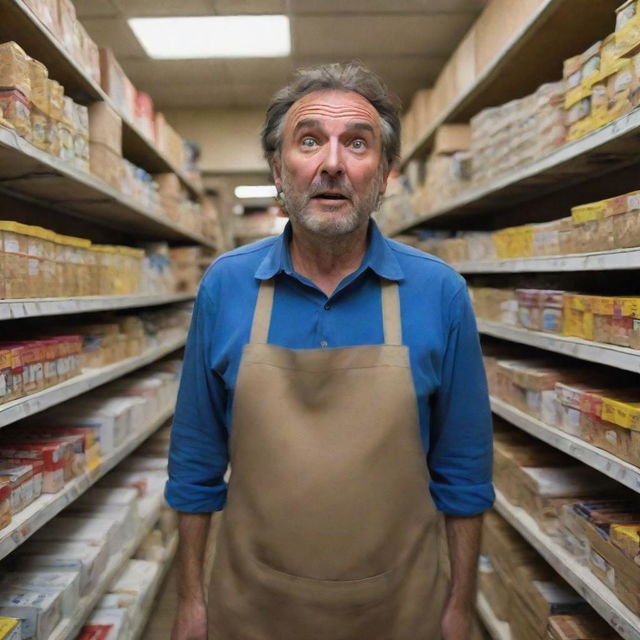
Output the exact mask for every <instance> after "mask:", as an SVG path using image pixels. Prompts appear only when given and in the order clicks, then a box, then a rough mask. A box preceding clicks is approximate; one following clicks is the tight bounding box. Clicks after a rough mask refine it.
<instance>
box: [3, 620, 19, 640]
mask: <svg viewBox="0 0 640 640" xmlns="http://www.w3.org/2000/svg"><path fill="white" fill-rule="evenodd" d="M20 628H21V622H20V620H18V619H17V618H4V617H2V618H0V640H19V638H21V637H22V636H21V633H20Z"/></svg>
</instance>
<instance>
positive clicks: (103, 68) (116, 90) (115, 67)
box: [100, 47, 136, 120]
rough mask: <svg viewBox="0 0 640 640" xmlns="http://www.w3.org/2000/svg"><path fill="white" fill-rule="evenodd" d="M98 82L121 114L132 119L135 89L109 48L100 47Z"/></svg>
mask: <svg viewBox="0 0 640 640" xmlns="http://www.w3.org/2000/svg"><path fill="white" fill-rule="evenodd" d="M100 84H101V86H102V88H103V89H104V91H105V93H106V94H107V95H108V96H109V97H110V98H111V99H112V100H113V102H114V104H115V105H116V107H117V108H118V110H119V111H120V113H121V114H124V115H125V116H126V117H127V118H129V119H130V120H133V116H134V114H135V99H136V90H135V88H134V87H133V84H131V81H130V80H129V78H128V77H127V75H126V74H125V72H124V71H123V70H122V67H121V66H120V64H119V63H118V61H117V60H116V58H115V56H114V55H113V52H112V51H111V50H110V49H105V48H103V47H101V48H100Z"/></svg>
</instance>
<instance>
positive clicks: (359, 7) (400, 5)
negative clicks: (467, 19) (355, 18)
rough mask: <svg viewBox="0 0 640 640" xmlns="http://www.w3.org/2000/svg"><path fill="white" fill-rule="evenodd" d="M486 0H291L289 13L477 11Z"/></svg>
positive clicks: (432, 12)
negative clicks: (393, 0) (394, 0)
mask: <svg viewBox="0 0 640 640" xmlns="http://www.w3.org/2000/svg"><path fill="white" fill-rule="evenodd" d="M485 4H487V0H402V2H389V0H349V1H348V2H345V1H344V0H323V1H322V2H318V0H291V5H290V6H291V13H292V14H294V15H295V14H297V15H300V14H316V15H320V14H327V13H335V14H345V13H346V14H363V13H386V14H393V13H430V14H434V13H464V12H471V13H478V12H480V11H481V10H482V8H483V7H484V6H485Z"/></svg>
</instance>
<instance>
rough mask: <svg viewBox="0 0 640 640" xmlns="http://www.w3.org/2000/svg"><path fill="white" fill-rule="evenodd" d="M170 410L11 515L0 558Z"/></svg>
mask: <svg viewBox="0 0 640 640" xmlns="http://www.w3.org/2000/svg"><path fill="white" fill-rule="evenodd" d="M172 415H173V410H172V409H171V410H167V411H164V412H162V414H161V415H159V416H158V417H157V418H156V419H155V420H154V421H153V422H151V423H150V424H149V425H147V426H146V427H145V428H144V429H142V430H141V431H140V432H139V433H136V434H134V435H133V437H131V438H129V439H128V440H127V441H126V442H124V443H123V444H121V445H120V446H119V447H118V448H117V449H116V450H115V451H114V452H113V453H111V455H110V456H109V457H107V458H104V459H103V460H102V462H101V463H100V466H99V467H98V468H97V469H94V470H93V471H87V472H86V473H84V474H82V475H81V476H79V477H77V478H75V479H74V480H72V481H71V482H68V483H67V484H66V485H65V487H64V489H62V490H61V491H58V493H44V494H42V495H41V496H40V497H39V498H38V499H37V500H35V501H34V502H32V503H31V504H30V505H29V506H28V507H27V508H26V509H23V510H22V511H20V513H18V514H16V515H15V516H13V520H12V521H11V524H10V525H9V526H8V527H5V528H4V529H0V559H2V558H5V557H6V556H7V555H9V554H10V553H11V552H12V551H14V550H15V549H17V548H18V547H19V546H20V545H21V544H22V543H24V542H25V541H26V540H27V539H28V538H30V537H31V536H32V535H33V534H34V533H35V532H36V531H37V530H38V529H40V528H41V527H43V526H44V525H45V524H46V523H47V522H49V520H51V519H52V518H53V517H55V516H56V515H58V513H60V512H61V511H62V510H63V509H64V508H65V507H67V506H69V505H70V504H71V503H72V502H73V501H74V500H76V499H77V498H78V497H80V496H81V495H82V494H83V493H84V492H85V491H87V489H89V488H90V487H91V486H93V485H94V484H95V483H96V482H98V480H100V478H102V477H103V476H104V475H105V474H106V473H108V472H109V471H111V469H113V468H114V467H115V466H116V465H117V464H119V463H120V462H122V460H124V459H125V458H126V457H127V456H128V455H129V454H130V453H131V452H132V451H134V450H135V449H137V448H138V447H139V446H140V445H141V444H142V443H143V442H144V441H145V440H146V439H147V438H148V437H149V436H151V435H152V434H153V433H155V432H156V431H157V430H158V429H159V428H160V427H161V426H162V425H163V424H164V423H165V422H166V421H167V420H168V419H169V418H170V417H171V416H172Z"/></svg>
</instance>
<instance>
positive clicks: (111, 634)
mask: <svg viewBox="0 0 640 640" xmlns="http://www.w3.org/2000/svg"><path fill="white" fill-rule="evenodd" d="M130 627H131V621H130V620H129V613H128V611H127V610H126V609H96V610H94V612H93V613H92V614H91V616H90V617H89V619H88V620H87V623H86V624H85V625H84V627H82V630H81V631H80V634H79V635H78V638H77V640H111V638H127V637H129V629H130Z"/></svg>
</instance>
